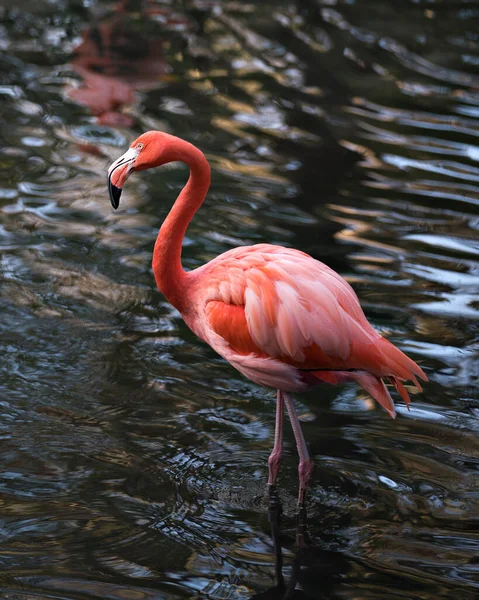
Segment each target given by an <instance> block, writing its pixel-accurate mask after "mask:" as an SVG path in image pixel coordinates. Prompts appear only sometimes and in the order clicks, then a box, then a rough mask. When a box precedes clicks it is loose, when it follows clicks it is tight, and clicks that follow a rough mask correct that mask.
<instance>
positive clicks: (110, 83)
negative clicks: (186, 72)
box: [67, 0, 184, 127]
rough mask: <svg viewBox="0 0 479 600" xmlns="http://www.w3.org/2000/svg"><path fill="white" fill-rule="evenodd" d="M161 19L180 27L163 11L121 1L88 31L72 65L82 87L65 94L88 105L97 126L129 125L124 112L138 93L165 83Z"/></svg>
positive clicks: (165, 67) (166, 11) (155, 7)
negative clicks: (161, 82) (98, 124)
mask: <svg viewBox="0 0 479 600" xmlns="http://www.w3.org/2000/svg"><path fill="white" fill-rule="evenodd" d="M133 5H134V6H133ZM130 7H131V8H132V9H133V10H130ZM152 17H154V18H155V20H153V19H152ZM158 19H159V20H161V21H162V22H163V23H165V24H166V25H167V26H168V25H170V26H171V25H178V24H182V22H181V20H179V19H178V18H177V17H175V16H174V15H173V14H172V13H169V12H168V9H166V8H164V7H161V8H160V7H158V6H154V4H153V3H151V2H134V3H131V2H130V3H128V1H127V0H123V1H121V2H119V3H118V5H117V6H116V8H115V10H114V13H113V15H111V16H109V17H107V18H105V19H104V20H102V21H100V22H99V23H97V24H92V25H91V26H90V27H88V29H86V31H84V33H83V35H82V38H83V39H82V42H81V43H80V45H79V46H77V48H76V49H75V50H74V57H73V60H72V62H71V65H72V68H73V70H74V71H75V72H76V73H78V75H80V77H81V78H82V83H81V85H80V87H78V88H75V89H70V90H68V91H67V96H68V97H69V98H71V99H72V100H74V101H75V102H78V103H79V104H82V105H83V106H86V107H87V108H88V109H89V110H90V112H91V113H92V115H94V116H96V117H97V121H98V123H100V124H102V125H109V126H111V127H131V126H132V125H133V124H134V118H133V117H131V116H130V115H128V114H126V112H124V111H125V108H126V107H127V106H128V105H131V104H133V103H135V102H136V99H137V94H136V92H137V90H140V89H145V88H148V87H151V86H154V85H155V84H156V83H158V82H159V81H162V80H164V79H165V75H166V74H167V73H168V71H169V66H168V64H167V62H166V60H165V57H164V52H163V50H164V45H165V42H164V39H163V36H162V35H161V33H162V32H161V29H160V24H159V23H158V22H157V20H158ZM183 24H184V23H183Z"/></svg>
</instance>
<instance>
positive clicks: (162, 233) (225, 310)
mask: <svg viewBox="0 0 479 600" xmlns="http://www.w3.org/2000/svg"><path fill="white" fill-rule="evenodd" d="M176 161H180V162H183V163H185V164H186V165H187V166H188V168H189V178H188V181H187V183H186V185H185V186H184V188H183V189H182V191H181V192H180V194H179V196H178V198H177V199H176V201H175V203H174V204H173V206H172V208H171V210H170V212H169V213H168V215H167V217H166V219H165V220H164V222H163V224H162V226H161V228H160V230H159V233H158V237H157V239H156V243H155V246H154V251H153V263H152V267H153V274H154V277H155V280H156V285H157V286H158V289H159V290H160V292H162V293H163V295H164V296H165V297H166V299H167V300H168V301H169V302H170V303H171V304H172V305H173V306H174V307H175V308H176V309H177V310H178V311H179V313H180V314H181V316H182V317H183V319H184V321H185V323H186V324H187V325H188V327H189V328H190V329H191V330H192V331H193V332H194V333H195V334H196V335H197V336H198V337H199V338H200V339H201V340H203V341H204V342H206V343H207V344H209V345H210V346H211V348H213V350H215V351H216V352H217V353H218V354H219V355H220V356H221V357H223V358H224V359H225V360H226V361H228V362H229V363H230V364H231V365H232V366H233V367H235V368H236V369H237V370H238V371H239V372H240V373H242V374H243V375H244V376H245V377H247V378H248V379H250V380H251V381H253V382H255V383H256V384H259V385H260V386H263V387H267V388H272V389H274V390H276V423H275V431H274V443H273V449H272V452H271V454H270V456H269V459H268V487H269V488H270V489H274V488H275V486H276V483H277V478H278V474H279V470H280V466H281V463H282V460H283V421H284V414H285V408H286V411H287V412H288V415H289V419H290V422H291V425H292V429H293V434H294V437H295V441H296V446H297V451H298V455H299V465H298V474H299V490H298V509H299V510H300V509H303V508H304V506H305V498H306V493H307V489H308V486H309V483H310V479H311V474H312V470H313V461H312V459H311V456H310V454H309V451H308V447H307V444H306V440H305V438H304V435H303V432H302V430H301V424H300V421H299V419H298V415H297V413H296V409H295V405H294V401H293V396H292V394H293V393H295V392H303V391H306V390H309V389H311V388H314V387H316V386H318V385H320V384H322V383H329V384H340V383H345V382H355V383H357V384H359V386H361V387H362V388H363V389H364V390H365V391H366V392H368V393H369V394H370V395H371V396H372V397H373V398H374V399H375V400H376V401H377V402H378V403H379V404H380V405H381V406H382V407H383V408H384V409H385V410H386V411H387V412H388V413H389V415H390V416H391V417H393V418H394V417H395V416H396V413H395V408H394V402H393V400H392V398H391V395H390V393H389V390H388V388H387V387H386V385H385V383H384V381H385V380H386V381H387V382H388V383H390V384H391V385H392V386H393V387H394V388H395V389H396V391H397V392H398V393H399V395H400V396H401V398H402V399H403V400H404V402H405V403H406V406H408V407H409V402H410V398H409V394H408V391H407V390H406V387H405V386H404V383H403V382H405V381H411V382H412V383H413V384H414V385H415V387H416V388H417V389H418V390H419V391H422V387H421V384H420V383H419V381H418V378H420V379H422V380H423V381H427V380H428V379H427V376H426V374H425V373H424V371H423V370H422V369H421V368H420V367H419V365H417V364H416V363H415V362H414V361H413V360H412V359H411V358H409V357H408V356H406V355H405V354H404V353H403V352H402V351H401V350H399V349H398V348H397V347H396V346H394V345H393V344H392V343H391V342H389V341H388V340H387V339H385V338H384V337H382V336H381V335H380V334H379V333H378V332H377V331H376V330H375V329H374V328H373V327H372V326H371V324H370V323H369V322H368V320H367V319H366V316H365V315H364V312H363V310H362V308H361V305H360V303H359V300H358V297H357V295H356V293H355V292H354V290H353V288H352V287H351V286H350V285H349V283H348V282H347V281H346V280H345V279H343V277H341V276H340V275H339V274H338V273H336V272H335V271H334V270H333V269H331V268H330V267H328V266H327V265H326V264H324V263H322V262H320V261H319V260H316V259H314V258H313V257H311V256H309V255H308V254H306V253H304V252H302V251H300V250H295V249H293V248H289V247H283V246H279V245H273V244H255V245H252V246H239V247H237V248H233V249H231V250H228V251H226V252H224V253H223V254H220V255H219V256H217V257H216V258H214V259H213V260H211V261H210V262H208V263H206V264H204V265H202V266H200V267H198V268H196V269H193V270H191V271H185V270H184V269H183V266H182V263H181V252H182V242H183V239H184V236H185V232H186V229H187V227H188V225H189V223H190V222H191V220H192V218H193V217H194V215H195V213H196V212H197V210H198V209H199V208H200V206H201V205H202V203H203V201H204V199H205V197H206V194H207V192H208V189H209V187H210V180H211V170H210V165H209V163H208V161H207V159H206V157H205V155H204V154H203V152H202V151H201V150H200V149H198V148H197V147H196V146H194V145H193V144H191V143H189V142H188V141H186V140H183V139H181V138H179V137H176V136H174V135H171V134H168V133H165V132H161V131H148V132H146V133H143V134H142V135H140V136H139V137H138V138H137V139H136V140H135V141H134V142H133V143H132V144H131V146H130V147H129V148H128V150H127V151H126V152H125V153H124V154H123V155H122V156H121V157H120V158H118V159H117V160H116V161H115V162H113V163H112V165H111V166H110V168H109V169H108V189H109V195H110V200H111V204H112V206H113V208H114V209H117V208H118V206H119V203H120V196H121V193H122V190H123V187H124V185H125V182H126V180H127V179H128V177H129V176H130V175H131V174H132V173H133V172H135V171H143V170H146V169H151V168H154V167H159V166H161V165H164V164H167V163H171V162H176Z"/></svg>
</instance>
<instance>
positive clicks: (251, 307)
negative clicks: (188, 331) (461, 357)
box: [205, 244, 425, 392]
mask: <svg viewBox="0 0 479 600" xmlns="http://www.w3.org/2000/svg"><path fill="white" fill-rule="evenodd" d="M209 265H210V266H209V269H210V272H209V276H210V282H211V287H210V289H209V290H208V295H207V296H208V297H207V298H206V304H205V314H206V320H207V322H208V326H209V327H210V328H211V330H212V331H213V332H214V333H216V334H218V335H220V336H221V337H222V338H223V339H224V340H225V341H226V342H227V343H228V344H229V346H230V347H231V348H232V349H233V350H234V351H235V352H238V353H240V354H244V355H246V354H250V353H251V354H256V355H258V356H262V357H269V358H274V359H279V360H281V361H283V362H286V363H289V364H291V365H294V366H296V367H297V368H299V369H304V370H314V369H318V370H322V369H331V370H341V369H344V370H347V369H359V370H366V371H369V372H370V373H372V374H374V375H376V376H377V377H382V376H391V375H393V376H396V377H398V378H400V379H402V380H405V379H410V378H411V375H413V374H416V375H418V376H419V377H423V378H425V375H424V373H423V372H422V370H421V369H420V368H419V367H418V365H416V363H414V361H412V360H411V359H409V358H408V357H406V356H405V355H404V354H403V353H402V352H401V351H400V350H398V349H397V348H396V347H395V346H393V345H392V344H390V343H389V342H387V340H385V339H384V338H382V337H381V336H380V334H379V333H377V332H376V331H375V330H374V329H373V328H372V327H371V325H370V324H369V322H368V321H367V319H366V317H365V315H364V313H363V311H362V309H361V306H360V304H359V300H358V298H357V296H356V294H355V293H354V291H353V289H352V288H351V286H350V285H349V284H348V283H347V282H346V281H345V280H344V279H343V278H342V277H341V276H340V275H338V274H337V273H335V272H334V271H333V270H332V269H330V268H329V267H327V266H326V265H324V264H323V263H321V262H319V261H317V260H315V259H313V258H311V257H310V256H308V255H307V254H304V253H302V252H299V251H297V250H293V249H289V248H281V247H279V246H269V245H266V244H262V245H258V246H251V247H248V248H238V249H235V250H233V251H230V252H227V253H225V254H224V255H222V256H220V257H218V259H216V260H215V261H212V263H209ZM399 391H400V392H401V391H402V389H401V388H399Z"/></svg>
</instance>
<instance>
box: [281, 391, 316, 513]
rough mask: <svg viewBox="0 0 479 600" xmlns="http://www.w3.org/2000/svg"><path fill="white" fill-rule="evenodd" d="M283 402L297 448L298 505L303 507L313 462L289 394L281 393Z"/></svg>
mask: <svg viewBox="0 0 479 600" xmlns="http://www.w3.org/2000/svg"><path fill="white" fill-rule="evenodd" d="M283 396H284V402H285V403H286V408H287V410H288V415H289V420H290V421H291V426H292V427H293V433H294V438H295V440H296V447H297V448H298V454H299V467H298V473H299V494H298V504H299V506H300V507H303V506H304V498H305V495H306V490H307V488H308V483H309V480H310V477H311V473H312V471H313V461H312V460H311V457H310V456H309V452H308V447H307V446H306V440H305V439H304V436H303V432H302V431H301V424H300V422H299V419H298V415H297V414H296V410H295V408H294V404H293V397H292V396H291V394H290V393H289V392H283Z"/></svg>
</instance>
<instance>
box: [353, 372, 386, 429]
mask: <svg viewBox="0 0 479 600" xmlns="http://www.w3.org/2000/svg"><path fill="white" fill-rule="evenodd" d="M349 375H350V378H351V379H353V380H354V381H356V382H357V383H359V385H360V386H361V387H362V388H364V389H365V390H366V391H367V392H368V394H371V396H372V397H373V398H374V399H375V400H376V401H377V402H379V404H380V405H381V406H382V407H383V408H385V409H386V410H387V411H388V413H389V414H390V415H391V417H392V418H393V419H395V418H396V410H395V409H394V402H393V399H392V398H391V395H390V394H389V392H388V389H387V387H386V386H385V385H384V381H383V380H382V379H379V377H375V376H374V375H371V373H367V372H366V371H357V372H356V373H350V374H349Z"/></svg>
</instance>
